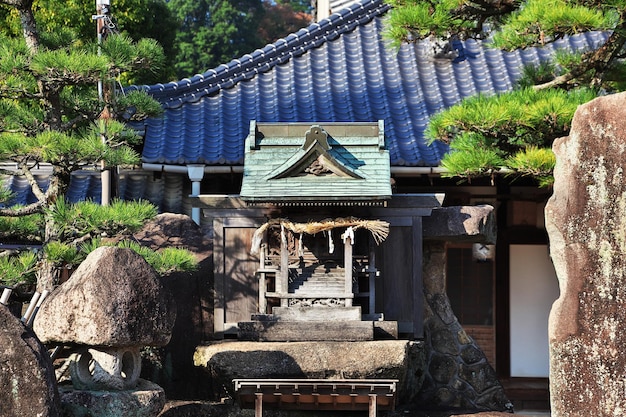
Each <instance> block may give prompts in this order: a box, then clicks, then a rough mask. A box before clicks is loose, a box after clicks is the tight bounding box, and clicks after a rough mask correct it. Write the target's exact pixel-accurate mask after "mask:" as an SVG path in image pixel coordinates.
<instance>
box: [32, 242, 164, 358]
mask: <svg viewBox="0 0 626 417" xmlns="http://www.w3.org/2000/svg"><path fill="white" fill-rule="evenodd" d="M175 317H176V311H175V303H174V302H173V300H172V299H171V297H170V296H169V294H168V293H167V292H166V291H165V290H164V289H163V286H162V285H161V283H160V281H159V277H158V275H157V273H156V272H155V271H154V269H153V268H152V267H151V266H150V265H149V264H148V263H147V262H146V261H145V260H144V259H143V258H142V257H141V256H140V255H138V254H137V253H136V252H135V251H133V250H131V249H122V248H115V247H102V248H99V249H96V250H95V251H93V252H92V253H90V254H89V256H88V257H87V259H86V260H85V261H84V262H83V263H82V264H81V265H80V266H79V267H78V269H77V270H76V271H75V272H74V274H73V275H72V278H71V279H70V280H69V281H68V282H66V283H64V284H63V285H61V286H60V287H59V288H57V290H56V291H54V292H53V293H52V294H51V295H50V296H48V298H47V299H46V301H45V302H44V303H43V304H42V305H41V308H40V310H39V312H38V314H37V316H36V319H35V322H34V325H33V329H34V331H35V333H36V334H37V336H38V337H39V338H40V339H41V340H42V341H43V342H44V343H48V342H56V343H75V344H76V343H77V344H82V345H91V346H111V347H124V346H163V345H166V344H167V343H168V342H169V340H170V336H171V332H172V326H173V325H174V320H175Z"/></svg>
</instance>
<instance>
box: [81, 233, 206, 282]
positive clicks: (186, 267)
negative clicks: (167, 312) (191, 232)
mask: <svg viewBox="0 0 626 417" xmlns="http://www.w3.org/2000/svg"><path fill="white" fill-rule="evenodd" d="M102 246H116V247H118V248H129V249H132V250H134V251H135V252H137V253H138V254H139V255H141V257H143V258H144V259H145V260H146V262H147V263H148V264H150V266H152V267H153V268H154V269H155V270H156V271H157V272H158V273H159V274H167V273H171V272H176V271H187V272H190V271H195V270H196V269H197V268H198V261H197V260H196V258H195V256H194V254H193V253H192V252H190V251H188V250H186V249H180V248H165V249H163V250H160V251H154V250H152V249H150V248H149V247H147V246H142V245H140V244H139V243H137V242H135V241H132V240H122V241H120V242H118V243H113V242H103V241H102V240H101V239H93V240H92V241H91V242H90V243H88V244H85V245H83V246H82V247H81V254H82V255H83V256H85V257H86V256H87V255H88V254H89V253H90V252H92V251H93V250H95V249H97V248H99V247H102Z"/></svg>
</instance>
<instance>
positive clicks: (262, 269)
mask: <svg viewBox="0 0 626 417" xmlns="http://www.w3.org/2000/svg"><path fill="white" fill-rule="evenodd" d="M260 255H261V256H259V272H258V274H259V313H261V314H265V313H267V311H266V310H267V300H266V299H265V289H266V286H267V284H266V282H265V274H266V272H265V271H266V269H265V268H266V266H265V258H266V256H267V245H266V244H265V243H263V244H261V254H260Z"/></svg>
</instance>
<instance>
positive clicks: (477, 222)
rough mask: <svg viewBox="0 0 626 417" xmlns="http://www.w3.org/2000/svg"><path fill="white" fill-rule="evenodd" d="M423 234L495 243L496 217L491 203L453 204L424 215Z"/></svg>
mask: <svg viewBox="0 0 626 417" xmlns="http://www.w3.org/2000/svg"><path fill="white" fill-rule="evenodd" d="M422 221H423V236H424V239H428V240H441V241H453V242H481V243H495V241H496V234H497V230H496V218H495V216H494V208H493V207H492V206H490V205H486V204H483V205H478V206H452V207H441V208H438V209H435V210H433V212H432V214H431V215H430V216H428V217H424V219H423V220H422Z"/></svg>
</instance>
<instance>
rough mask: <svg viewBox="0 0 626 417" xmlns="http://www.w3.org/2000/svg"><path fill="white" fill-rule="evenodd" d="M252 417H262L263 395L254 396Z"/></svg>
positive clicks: (259, 393) (260, 393) (258, 393)
mask: <svg viewBox="0 0 626 417" xmlns="http://www.w3.org/2000/svg"><path fill="white" fill-rule="evenodd" d="M254 417H263V393H262V392H257V393H256V394H255V396H254Z"/></svg>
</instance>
